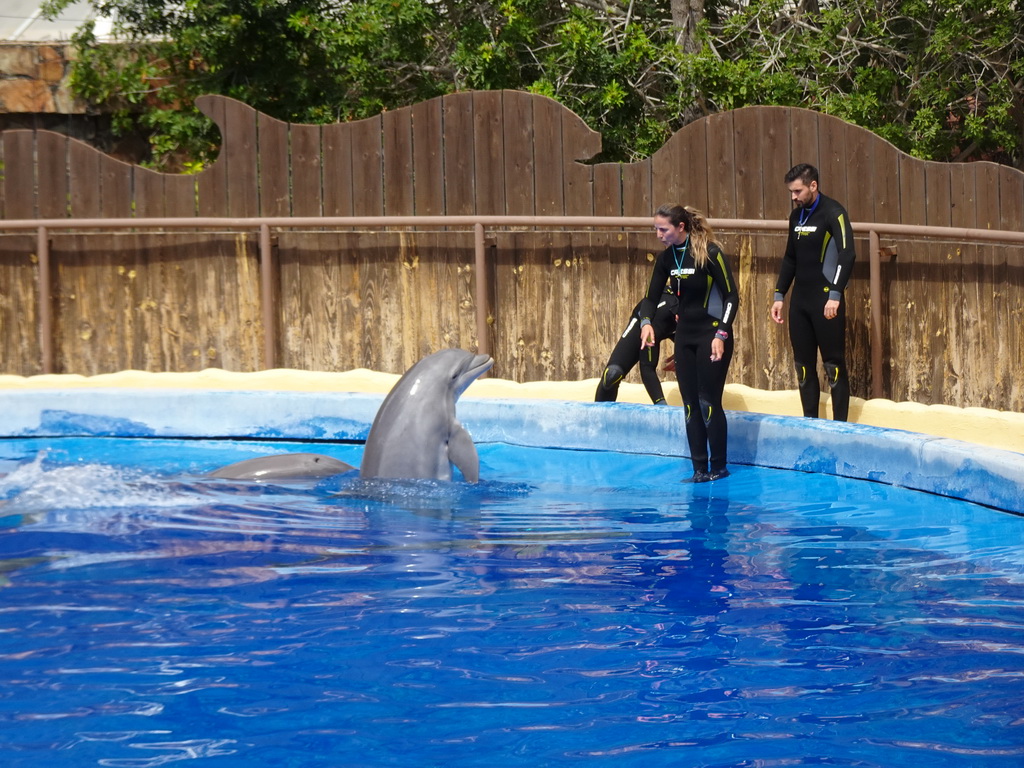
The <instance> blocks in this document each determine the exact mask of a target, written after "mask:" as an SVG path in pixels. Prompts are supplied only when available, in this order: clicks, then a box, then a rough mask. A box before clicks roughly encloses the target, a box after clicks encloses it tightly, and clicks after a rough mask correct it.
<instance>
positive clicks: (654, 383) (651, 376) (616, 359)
mask: <svg viewBox="0 0 1024 768" xmlns="http://www.w3.org/2000/svg"><path fill="white" fill-rule="evenodd" d="M676 304H678V300H677V299H676V295H675V294H674V293H672V292H671V291H669V290H668V289H667V287H666V290H665V292H664V293H663V294H662V295H661V301H660V302H658V306H657V308H656V310H655V313H654V317H653V318H652V319H651V324H652V325H653V326H654V339H655V343H654V344H653V345H651V346H649V347H645V348H643V349H641V347H640V321H641V320H642V318H641V317H640V308H641V307H642V306H643V301H641V302H640V303H639V304H637V305H636V307H634V308H633V314H631V315H630V316H629V323H627V324H626V330H624V331H623V332H622V335H621V336H620V337H619V340H618V342H617V343H616V344H615V349H613V350H612V355H611V357H609V358H608V364H607V365H606V366H605V367H604V371H603V372H602V373H601V380H600V381H599V382H598V383H597V393H596V394H595V395H594V401H595V402H598V403H607V402H614V401H615V399H616V398H617V397H618V396H619V382H621V381H622V379H623V378H625V376H626V374H627V373H629V372H630V371H631V370H632V369H633V366H634V365H637V364H638V363H639V365H640V380H641V381H642V382H643V383H644V388H645V389H646V390H647V394H648V395H650V397H651V402H652V403H654V404H655V405H665V391H664V390H663V389H662V387H661V379H660V378H659V377H658V357H659V350H660V348H661V342H662V341H663V340H664V339H670V338H672V337H673V336H675V333H676Z"/></svg>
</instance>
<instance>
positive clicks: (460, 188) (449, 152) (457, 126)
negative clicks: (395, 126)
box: [442, 93, 477, 216]
mask: <svg viewBox="0 0 1024 768" xmlns="http://www.w3.org/2000/svg"><path fill="white" fill-rule="evenodd" d="M442 114H443V118H444V185H445V186H444V203H445V213H446V214H448V215H449V216H459V215H467V214H473V213H476V211H477V207H476V206H477V203H476V154H475V152H473V151H472V149H471V148H472V147H473V122H474V120H473V98H472V94H471V93H453V94H451V95H449V96H444V97H442Z"/></svg>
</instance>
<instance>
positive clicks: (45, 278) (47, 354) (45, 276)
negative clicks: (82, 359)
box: [36, 227, 53, 373]
mask: <svg viewBox="0 0 1024 768" xmlns="http://www.w3.org/2000/svg"><path fill="white" fill-rule="evenodd" d="M36 259H37V260H38V262H39V271H38V280H39V285H38V286H37V289H36V290H37V291H38V293H37V296H38V304H39V308H38V310H37V311H38V312H39V350H40V356H41V361H40V362H41V363H42V369H43V373H53V300H52V299H51V297H50V233H49V231H48V230H47V228H46V227H39V228H38V229H37V230H36Z"/></svg>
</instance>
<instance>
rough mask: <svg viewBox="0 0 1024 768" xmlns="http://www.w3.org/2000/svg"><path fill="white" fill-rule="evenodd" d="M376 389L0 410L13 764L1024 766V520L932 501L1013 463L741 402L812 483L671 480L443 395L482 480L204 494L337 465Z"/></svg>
mask: <svg viewBox="0 0 1024 768" xmlns="http://www.w3.org/2000/svg"><path fill="white" fill-rule="evenodd" d="M376 403H379V398H374V397H372V396H359V397H356V396H330V397H328V396H308V397H293V396H285V397H281V398H278V397H275V396H268V395H267V393H259V394H255V393H233V394H230V395H229V394H225V393H216V394H213V395H205V394H198V395H197V394H196V393H187V394H184V393H174V392H165V393H155V392H147V393H124V392H120V393H101V392H95V393H89V394H84V395H83V394H82V393H77V395H76V396H69V397H68V398H63V397H61V396H60V395H56V396H55V395H54V393H47V396H46V397H40V398H38V399H36V397H35V395H31V396H28V395H26V396H25V397H23V398H22V399H21V400H20V402H19V403H17V407H11V408H8V409H7V411H8V415H7V416H5V417H4V421H5V422H6V430H5V433H6V434H8V435H17V437H12V438H11V439H7V440H4V441H2V442H0V450H2V454H0V468H2V473H3V475H4V477H3V479H2V480H0V495H2V497H3V499H5V502H4V505H3V506H2V507H0V526H2V527H0V551H2V552H3V554H2V557H0V584H2V585H3V588H2V589H0V600H2V602H0V675H2V678H0V679H2V682H0V759H2V760H3V763H4V764H5V765H19V766H21V765H24V766H29V765H32V766H35V765H41V764H58V763H59V764H60V765H62V766H85V765H106V766H157V765H163V764H166V763H170V762H178V761H183V760H197V761H200V763H201V764H204V765H216V766H235V765H240V766H241V765H245V766H250V767H252V766H291V765H294V766H361V765H366V766H374V765H416V766H421V765H422V766H434V765H510V766H516V765H531V766H546V765H551V766H557V765H570V764H579V763H586V764H603V765H614V766H632V765H644V766H650V765H656V766H657V765H666V766H667V765H673V766H675V765H685V766H746V765H751V766H753V765H759V766H774V765H857V766H885V767H886V768H890V767H891V766H916V765H922V766H923V765H927V766H958V768H959V767H961V766H964V765H971V766H1007V765H1024V747H1022V746H1021V745H1024V738H1022V736H1024V707H1022V706H1021V704H1020V703H1019V702H1020V695H1019V691H1020V683H1021V677H1022V675H1024V641H1022V640H1021V637H1022V636H1024V635H1022V632H1021V630H1022V629H1024V613H1022V606H1024V600H1022V597H1024V588H1022V581H1024V555H1022V554H1021V547H1020V541H1021V535H1020V530H1021V524H1022V523H1024V521H1022V520H1021V519H1020V518H1019V517H1018V516H1016V515H1013V514H1006V513H1005V512H1000V511H996V510H993V509H990V508H988V507H985V506H982V505H980V504H978V503H972V502H967V501H964V500H961V499H954V498H948V497H945V496H940V495H938V494H939V491H940V490H942V489H943V488H945V489H947V490H953V491H956V489H958V488H961V487H964V486H966V485H968V484H969V483H966V482H965V480H964V478H965V477H966V476H967V475H970V476H971V477H972V479H973V480H974V481H975V485H978V484H979V478H989V477H996V478H997V479H999V484H1001V485H1002V487H1001V488H998V489H989V490H984V489H980V490H977V493H980V494H982V498H981V500H982V502H983V503H985V504H990V503H991V501H992V499H993V498H1000V496H999V494H1008V493H1010V492H1011V491H1013V488H1014V486H1013V485H1012V483H1013V479H1012V478H1013V477H1015V476H1016V477H1018V478H1019V477H1020V474H1017V475H1014V466H1013V461H1014V456H1015V455H1003V453H1002V452H995V453H994V454H991V455H990V454H987V453H986V452H984V451H970V450H968V449H966V448H963V449H962V448H961V447H960V446H958V445H954V444H951V441H944V442H945V443H949V445H948V447H949V448H950V450H949V451H939V450H938V446H936V445H934V443H935V442H937V441H934V440H929V441H927V442H928V443H929V444H928V445H920V446H919V447H918V449H916V450H904V451H902V453H901V452H900V451H899V450H898V449H897V448H896V447H895V445H896V444H898V443H900V442H901V441H904V440H909V441H910V444H911V445H912V446H914V445H918V444H917V443H916V442H915V441H916V440H917V438H916V437H914V436H906V435H884V434H882V433H883V432H884V431H875V430H870V429H863V428H856V427H853V426H851V427H848V428H836V427H833V426H831V425H827V424H826V425H814V426H816V427H824V430H823V433H822V431H821V430H818V429H815V430H814V432H815V434H816V435H817V436H818V437H816V438H815V439H819V438H820V441H821V445H816V444H815V440H807V439H804V438H802V437H800V435H802V434H803V433H804V432H806V430H807V426H806V424H804V423H803V420H795V419H790V420H786V419H779V418H778V417H776V418H771V417H765V418H763V419H750V420H747V418H746V417H745V416H737V417H736V418H735V419H734V420H733V424H735V428H734V445H735V449H734V451H733V454H734V458H737V459H741V458H746V457H748V456H750V455H753V453H754V452H756V451H759V450H760V451H767V452H768V453H770V455H771V456H772V457H774V459H775V461H777V462H778V463H782V462H787V461H791V460H792V457H794V456H795V457H796V458H797V459H798V460H799V461H802V462H804V467H805V468H806V469H813V470H815V471H808V472H793V471H788V470H780V469H776V468H773V467H770V466H759V467H755V466H748V465H743V464H739V465H737V466H736V467H735V470H736V471H735V474H734V475H733V476H732V477H730V478H728V479H727V480H725V481H720V482H718V483H714V484H708V485H701V486H692V485H684V484H680V483H679V482H678V479H679V478H680V477H681V476H682V474H683V473H682V471H681V470H682V464H683V463H684V462H682V461H681V460H680V459H679V458H678V456H675V455H671V453H670V452H669V451H665V450H663V449H665V448H666V447H672V445H673V444H674V443H678V440H676V441H674V443H672V442H671V439H672V429H673V425H671V424H669V425H668V426H664V425H663V422H665V421H666V416H665V414H664V413H663V412H662V409H654V408H650V407H643V406H625V405H619V406H605V405H599V406H592V405H589V404H588V405H582V404H561V403H529V404H522V403H514V402H501V403H484V402H480V401H467V402H464V403H463V402H460V407H459V412H460V417H461V419H462V420H463V422H464V423H466V424H467V426H468V427H469V428H470V429H471V431H472V432H473V434H474V438H475V439H476V441H477V443H478V448H479V450H480V455H481V465H482V477H483V478H484V482H483V483H481V484H480V485H479V486H477V487H472V486H466V485H462V484H438V483H379V482H378V483H365V482H361V481H359V480H358V479H357V478H354V477H344V476H343V477H341V478H333V479H329V480H327V481H322V482H320V483H317V484H307V485H297V486H287V487H286V486H253V485H247V484H244V483H237V482H229V481H221V480H211V479H209V478H206V477H204V476H203V474H204V473H205V472H207V471H209V470H210V469H212V468H214V467H216V466H220V465H223V464H227V463H230V462H232V461H236V460H239V459H241V458H248V457H250V456H252V455H254V454H257V453H262V452H280V451H287V450H309V444H308V442H306V441H309V440H319V441H323V442H320V443H319V444H318V445H317V446H316V448H315V450H317V451H318V452H322V453H329V454H331V455H333V456H336V457H337V458H340V459H343V460H346V461H349V462H351V463H354V464H357V463H358V459H359V455H360V452H361V446H360V445H359V444H358V439H359V435H360V433H362V434H363V435H364V436H365V429H366V425H367V424H368V421H369V419H372V415H373V412H374V409H375V404H376ZM654 411H657V412H658V418H657V419H655V418H652V417H651V415H650V414H651V413H652V412H654ZM673 416H674V414H673ZM668 420H669V421H670V420H671V417H669V418H668ZM676 426H678V425H676ZM186 432H187V435H186ZM175 433H178V434H175ZM250 433H251V434H256V435H258V437H259V439H258V440H257V441H252V442H251V441H245V440H240V439H238V438H239V437H240V435H243V434H250ZM787 433H788V435H787ZM676 434H678V433H676ZM822 434H824V436H823V437H821V435H822ZM794 435H795V437H794ZM298 440H301V441H302V442H299V441H298ZM893 441H895V443H894V442H893ZM604 445H609V446H611V447H614V448H616V449H618V452H616V453H611V452H605V451H599V450H594V448H596V447H598V446H604ZM550 446H555V447H550ZM859 446H867V447H865V448H863V449H861V448H860V447H859ZM675 447H676V448H678V445H676V446H675ZM959 450H964V451H967V452H968V453H969V454H970V456H969V457H967V458H968V459H969V462H970V464H969V466H968V467H967V468H966V469H965V468H964V461H965V460H966V459H961V460H959V463H958V461H957V459H955V458H954V457H955V456H956V455H957V451H959ZM659 454H667V455H659ZM940 454H941V455H940ZM900 457H902V458H900ZM992 457H994V459H995V460H994V461H988V459H989V458H992ZM1020 459H1024V457H1020ZM762 463H767V462H762ZM943 466H946V467H952V469H950V471H946V472H943V471H940V468H941V467H943ZM1017 468H1018V469H1019V465H1018V467H1017ZM836 470H844V471H845V472H846V473H848V474H851V475H853V476H852V477H845V476H842V472H835V471H836ZM860 474H867V475H873V476H874V477H875V479H876V480H886V479H892V478H900V479H903V480H907V481H909V482H910V483H913V484H918V485H921V484H924V483H925V482H932V483H934V484H936V487H933V488H931V489H929V492H928V493H922V492H917V491H912V490H909V489H908V488H905V487H899V486H896V485H891V484H888V483H886V482H865V481H863V480H860V479H858V477H859V476H860ZM1003 474H1005V475H1006V476H1005V477H1003ZM957 478H959V479H957ZM939 486H941V487H939ZM1017 498H1018V499H1019V498H1020V497H1019V496H1018V497H1017Z"/></svg>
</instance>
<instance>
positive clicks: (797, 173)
mask: <svg viewBox="0 0 1024 768" xmlns="http://www.w3.org/2000/svg"><path fill="white" fill-rule="evenodd" d="M797 179H800V181H802V182H803V183H804V184H806V185H807V186H811V182H812V181H817V180H818V169H817V168H815V167H814V166H813V165H811V164H810V163H800V164H799V165H794V166H793V167H792V168H790V169H789V172H788V173H787V174H786V183H787V184H792V183H793V182H794V181H796V180H797Z"/></svg>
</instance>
